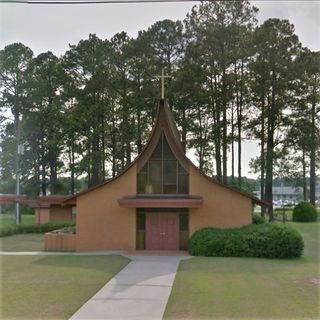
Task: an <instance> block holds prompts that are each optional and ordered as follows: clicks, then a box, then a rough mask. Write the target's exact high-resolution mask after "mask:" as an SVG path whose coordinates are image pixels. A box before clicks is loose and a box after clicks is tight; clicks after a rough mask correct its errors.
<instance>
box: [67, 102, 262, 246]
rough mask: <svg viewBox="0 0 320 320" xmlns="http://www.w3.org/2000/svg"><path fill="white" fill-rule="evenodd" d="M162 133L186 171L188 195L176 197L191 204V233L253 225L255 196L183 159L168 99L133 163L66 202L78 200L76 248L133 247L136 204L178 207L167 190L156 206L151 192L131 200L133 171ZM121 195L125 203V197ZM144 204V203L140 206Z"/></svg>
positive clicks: (135, 184)
mask: <svg viewBox="0 0 320 320" xmlns="http://www.w3.org/2000/svg"><path fill="white" fill-rule="evenodd" d="M162 132H164V134H165V137H166V139H167V141H168V144H169V146H170V148H171V150H172V152H173V153H174V155H175V158H176V159H177V161H178V162H179V164H180V165H181V166H182V167H183V168H184V170H185V171H187V172H188V173H189V195H186V194H184V195H178V196H180V200H181V202H179V208H189V237H191V236H192V234H193V233H194V232H195V231H197V230H199V229H202V228H205V227H217V228H233V227H241V226H244V225H247V224H250V223H251V219H252V201H253V200H254V201H256V199H253V198H252V197H251V196H249V195H246V194H243V193H241V192H238V191H236V190H233V189H231V188H229V187H227V186H224V185H222V184H220V183H218V182H216V181H214V180H212V179H210V178H208V177H206V176H205V175H203V174H202V173H201V172H200V171H199V170H198V169H197V168H196V167H195V166H194V165H193V164H192V163H191V162H190V160H189V159H187V158H186V156H185V154H184V152H183V147H182V145H181V143H180V141H179V137H178V131H177V128H176V126H175V124H174V121H173V116H172V114H171V112H170V110H169V108H168V106H167V104H166V102H165V101H162V105H161V103H160V105H159V108H158V115H157V119H156V124H155V127H154V130H153V132H152V134H151V138H150V140H149V142H148V143H147V145H146V147H145V149H144V150H143V151H142V153H141V154H140V155H139V156H138V157H137V159H136V160H135V161H134V162H133V163H132V165H131V166H130V167H129V168H128V169H127V170H126V171H124V172H123V173H122V174H120V175H119V176H118V177H116V178H114V179H112V180H110V181H106V182H104V183H102V184H101V185H99V186H96V187H94V188H92V189H89V190H86V191H83V192H82V193H80V194H78V195H76V196H74V197H72V198H70V199H69V200H68V201H70V200H71V201H74V200H75V199H76V205H77V235H76V238H77V239H76V250H77V251H106V250H135V249H136V207H139V208H145V209H146V210H147V209H148V208H150V207H152V206H150V203H153V204H154V208H167V209H168V208H169V209H170V208H173V207H174V208H178V206H177V203H178V202H177V203H175V206H173V207H171V205H172V201H173V200H172V199H174V198H171V200H170V201H171V202H170V206H168V205H165V201H167V202H166V203H167V204H168V201H169V200H168V199H165V197H168V194H160V195H157V196H156V197H154V198H156V200H157V201H156V202H157V205H155V201H153V202H151V201H150V196H154V195H150V194H147V195H145V194H142V195H141V194H139V197H140V198H139V199H138V200H139V201H140V202H139V201H137V202H134V201H136V199H134V197H135V196H136V195H137V173H138V171H139V170H140V169H141V168H143V166H144V165H145V164H146V162H147V161H148V159H149V158H150V156H151V154H152V153H153V151H154V150H155V148H156V146H157V143H158V141H159V137H160V135H161V134H162ZM169 195H170V194H169ZM141 196H142V197H141ZM124 197H126V201H127V202H126V201H124V200H123V199H124ZM130 197H131V198H130ZM148 198H149V199H148ZM186 198H188V201H189V203H188V204H187V201H186V200H185V199H186ZM200 198H201V199H200ZM121 199H122V200H121ZM132 199H133V200H132ZM141 199H142V200H143V201H141ZM200 200H201V201H200ZM68 201H67V202H65V203H68ZM147 201H148V202H147ZM143 202H145V203H147V204H146V205H145V206H142V205H143ZM134 203H139V206H138V205H136V207H134ZM190 203H192V205H191V204H190ZM121 204H123V205H121ZM125 204H126V205H125ZM130 205H132V206H131V207H130ZM183 205H184V206H183ZM196 207H197V208H196ZM158 212H159V211H158ZM183 230H185V229H183ZM145 232H146V233H147V232H148V230H147V229H146V231H145ZM157 232H158V231H157ZM149 235H150V233H149ZM162 235H163V233H162Z"/></svg>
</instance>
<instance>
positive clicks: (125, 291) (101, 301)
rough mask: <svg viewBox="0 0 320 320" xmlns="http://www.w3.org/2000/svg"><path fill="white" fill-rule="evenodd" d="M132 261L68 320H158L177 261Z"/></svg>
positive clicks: (167, 258) (147, 258)
mask: <svg viewBox="0 0 320 320" xmlns="http://www.w3.org/2000/svg"><path fill="white" fill-rule="evenodd" d="M128 257H129V258H130V259H132V261H131V262H130V263H129V264H128V265H127V266H126V267H125V268H124V269H122V270H121V271H120V272H119V273H118V274H117V275H116V276H115V277H114V278H113V279H111V280H110V281H109V282H108V283H107V284H106V285H105V286H104V287H103V288H102V289H101V290H100V291H99V292H97V293H96V294H95V295H94V296H93V297H92V298H91V299H90V300H88V301H87V302H86V303H85V304H84V305H83V306H82V307H81V308H80V309H79V310H78V311H77V312H76V313H75V314H74V315H73V316H72V317H71V318H70V319H72V320H80V319H81V320H84V319H90V320H96V319H124V320H125V319H136V320H138V319H139V320H142V319H148V320H155V319H159V320H160V319H162V317H163V314H164V311H165V307H166V304H167V301H168V299H169V296H170V292H171V288H172V285H173V281H174V278H175V275H176V272H177V269H178V266H179V262H180V260H181V259H188V258H189V257H185V256H128Z"/></svg>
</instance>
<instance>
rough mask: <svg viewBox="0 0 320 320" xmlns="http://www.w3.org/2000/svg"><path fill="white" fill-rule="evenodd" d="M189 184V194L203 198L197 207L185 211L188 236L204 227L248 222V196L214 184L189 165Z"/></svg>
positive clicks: (237, 225)
mask: <svg viewBox="0 0 320 320" xmlns="http://www.w3.org/2000/svg"><path fill="white" fill-rule="evenodd" d="M189 185H190V194H193V195H201V196H202V197H203V205H202V206H201V207H200V208H195V209H190V210H189V213H190V214H189V235H192V234H193V233H194V232H195V231H197V230H199V229H202V228H205V227H217V228H236V227H242V226H244V225H247V224H250V223H251V221H252V217H251V214H252V203H251V199H250V198H247V197H245V196H243V195H241V194H240V193H237V192H235V191H233V190H230V189H228V188H225V187H223V186H221V185H219V184H216V183H214V182H213V181H211V180H210V179H209V178H208V177H205V176H204V175H203V174H201V173H200V172H199V170H197V169H196V168H195V167H193V166H190V168H189Z"/></svg>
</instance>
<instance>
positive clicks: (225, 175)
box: [222, 69, 228, 184]
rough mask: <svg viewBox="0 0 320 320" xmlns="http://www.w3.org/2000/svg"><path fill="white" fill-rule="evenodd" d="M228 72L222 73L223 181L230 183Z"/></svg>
mask: <svg viewBox="0 0 320 320" xmlns="http://www.w3.org/2000/svg"><path fill="white" fill-rule="evenodd" d="M225 78H226V74H225V69H224V70H223V75H222V79H223V80H222V101H223V102H222V108H223V109H222V110H223V111H222V121H223V123H222V166H223V174H222V181H223V183H224V184H227V183H228V173H227V170H228V168H227V167H228V163H227V160H228V154H227V151H228V141H227V134H228V132H227V96H226V95H227V92H226V90H227V89H226V79H225Z"/></svg>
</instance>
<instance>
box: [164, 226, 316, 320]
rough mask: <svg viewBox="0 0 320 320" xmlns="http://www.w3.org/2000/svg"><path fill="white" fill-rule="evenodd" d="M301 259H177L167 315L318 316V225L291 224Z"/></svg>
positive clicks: (196, 316)
mask: <svg viewBox="0 0 320 320" xmlns="http://www.w3.org/2000/svg"><path fill="white" fill-rule="evenodd" d="M290 225H291V226H293V227H295V228H297V229H298V230H299V231H300V232H301V234H302V236H303V238H304V241H305V250H304V255H303V257H302V258H299V259H292V260H271V259H255V258H209V257H208V258H206V257H196V258H191V259H190V260H185V261H182V262H181V263H180V267H179V271H178V273H177V275H176V278H175V282H174V286H173V290H172V292H171V296H170V299H169V302H168V304H167V308H166V311H165V319H249V318H251V319H319V318H320V305H319V301H320V300H319V298H320V296H319V291H320V290H319V288H320V275H319V240H320V239H319V231H320V223H319V222H316V223H304V224H303V223H290Z"/></svg>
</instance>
